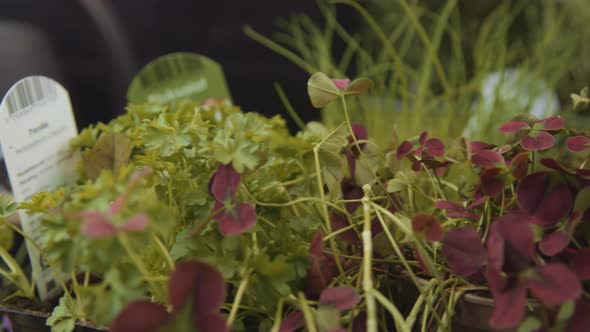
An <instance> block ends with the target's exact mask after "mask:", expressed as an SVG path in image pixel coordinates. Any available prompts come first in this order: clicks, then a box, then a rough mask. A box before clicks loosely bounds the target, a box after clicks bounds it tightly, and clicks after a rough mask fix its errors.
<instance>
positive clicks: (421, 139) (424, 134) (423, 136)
mask: <svg viewBox="0 0 590 332" xmlns="http://www.w3.org/2000/svg"><path fill="white" fill-rule="evenodd" d="M427 138H428V132H427V131H424V132H422V134H420V137H419V138H418V142H419V143H420V145H424V143H426V139H427Z"/></svg>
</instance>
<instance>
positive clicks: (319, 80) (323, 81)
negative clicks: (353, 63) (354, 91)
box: [307, 72, 348, 108]
mask: <svg viewBox="0 0 590 332" xmlns="http://www.w3.org/2000/svg"><path fill="white" fill-rule="evenodd" d="M337 82H338V84H339V85H340V86H343V85H344V84H346V85H348V82H346V81H337ZM340 91H341V89H339V88H338V86H337V85H336V84H335V82H334V81H332V80H331V79H330V78H329V77H328V76H327V75H326V74H324V73H321V72H317V73H315V74H313V75H311V77H310V78H309V81H307V93H308V95H309V99H310V100H311V104H312V105H313V107H316V108H322V107H324V106H326V105H328V104H329V103H330V102H331V101H333V100H335V99H336V98H338V97H340Z"/></svg>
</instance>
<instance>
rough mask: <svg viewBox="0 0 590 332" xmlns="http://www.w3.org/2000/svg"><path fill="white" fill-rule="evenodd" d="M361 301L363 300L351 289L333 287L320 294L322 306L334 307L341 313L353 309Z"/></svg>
mask: <svg viewBox="0 0 590 332" xmlns="http://www.w3.org/2000/svg"><path fill="white" fill-rule="evenodd" d="M360 301H361V298H360V297H359V296H358V294H357V293H356V292H355V291H354V289H352V288H350V287H332V288H328V289H325V290H323V291H322V294H320V304H328V305H333V306H334V307H335V308H336V309H337V310H339V311H344V310H348V309H352V308H353V307H354V306H355V305H357V304H358V303H359V302H360Z"/></svg>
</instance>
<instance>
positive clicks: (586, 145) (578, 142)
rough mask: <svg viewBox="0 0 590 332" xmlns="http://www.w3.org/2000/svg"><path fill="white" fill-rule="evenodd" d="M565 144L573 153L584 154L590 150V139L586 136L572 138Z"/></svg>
mask: <svg viewBox="0 0 590 332" xmlns="http://www.w3.org/2000/svg"><path fill="white" fill-rule="evenodd" d="M565 144H566V145H567V148H568V149H569V150H570V151H571V152H582V151H586V150H588V149H590V138H588V137H586V136H572V137H568V138H567V139H566V140H565Z"/></svg>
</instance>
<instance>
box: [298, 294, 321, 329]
mask: <svg viewBox="0 0 590 332" xmlns="http://www.w3.org/2000/svg"><path fill="white" fill-rule="evenodd" d="M298 295H299V303H300V305H301V311H303V317H304V318H305V326H306V327H307V331H308V332H318V330H317V328H316V326H315V322H314V321H313V313H312V312H311V308H310V307H309V305H308V304H307V300H306V299H305V295H303V293H301V292H299V294H298Z"/></svg>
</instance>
